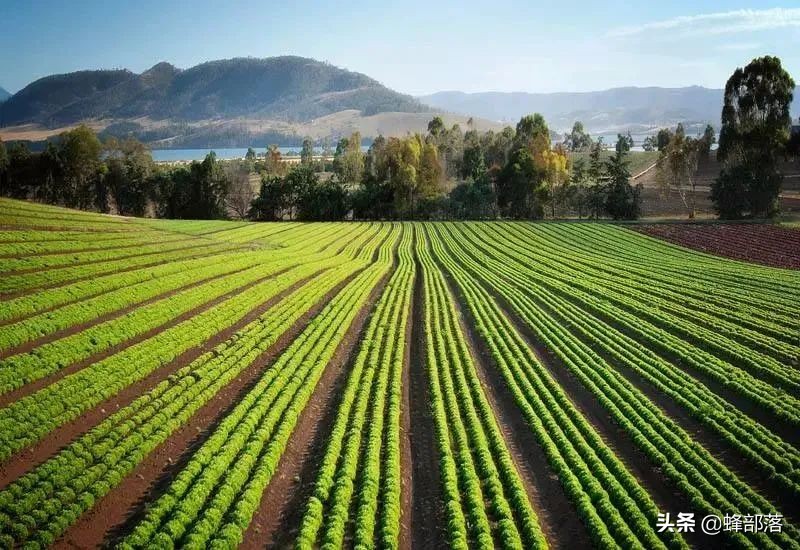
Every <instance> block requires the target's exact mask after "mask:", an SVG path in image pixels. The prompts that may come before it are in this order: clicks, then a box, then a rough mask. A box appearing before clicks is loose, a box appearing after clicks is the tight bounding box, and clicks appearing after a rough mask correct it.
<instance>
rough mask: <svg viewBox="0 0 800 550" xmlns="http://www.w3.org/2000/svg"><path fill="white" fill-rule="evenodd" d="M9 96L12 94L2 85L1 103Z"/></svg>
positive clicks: (0, 88)
mask: <svg viewBox="0 0 800 550" xmlns="http://www.w3.org/2000/svg"><path fill="white" fill-rule="evenodd" d="M9 97H11V94H10V93H8V92H7V91H6V89H5V88H3V87H2V86H0V103H2V102H4V101H5V100H6V99H8V98H9Z"/></svg>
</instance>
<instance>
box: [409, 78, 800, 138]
mask: <svg viewBox="0 0 800 550" xmlns="http://www.w3.org/2000/svg"><path fill="white" fill-rule="evenodd" d="M722 96H723V90H721V89H719V90H718V89H711V88H703V87H701V86H688V87H685V88H658V87H647V88H637V87H625V88H612V89H610V90H603V91H597V92H574V93H569V92H558V93H547V94H533V93H526V92H510V93H505V92H479V93H465V92H458V91H448V92H437V93H435V94H430V95H425V96H420V97H418V98H417V99H419V100H420V101H421V102H422V103H425V104H426V105H429V106H431V107H432V108H436V109H442V110H445V111H450V112H453V113H463V114H470V115H474V116H479V117H483V118H486V119H489V120H498V121H506V122H515V121H517V120H519V118H520V117H521V116H523V115H526V114H529V113H533V112H538V113H541V114H542V115H544V117H545V119H546V120H547V122H548V124H549V125H550V128H551V129H554V130H556V131H559V132H563V131H566V130H567V129H569V128H571V127H572V124H573V122H575V121H576V120H580V121H582V122H583V123H584V126H585V127H586V128H587V129H588V130H589V131H591V132H595V133H604V132H616V131H628V130H630V131H632V132H637V131H645V130H648V129H651V128H654V127H660V126H674V125H676V124H677V123H679V122H682V123H684V124H685V125H687V126H689V127H691V126H698V127H699V126H705V124H708V123H710V124H713V125H714V126H719V119H720V113H721V111H722ZM798 114H800V88H798V89H797V90H795V102H794V104H793V107H792V117H793V118H797V116H798Z"/></svg>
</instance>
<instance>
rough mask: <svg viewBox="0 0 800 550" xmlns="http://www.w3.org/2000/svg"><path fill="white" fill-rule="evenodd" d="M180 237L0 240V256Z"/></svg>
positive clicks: (83, 249)
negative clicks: (9, 241)
mask: <svg viewBox="0 0 800 550" xmlns="http://www.w3.org/2000/svg"><path fill="white" fill-rule="evenodd" d="M179 238H181V237H179V236H178V235H174V234H170V233H159V232H155V231H148V232H146V233H144V234H139V233H135V232H134V233H131V234H130V235H122V236H121V237H118V238H114V239H91V240H78V239H70V240H67V239H64V240H58V241H55V240H35V239H30V240H26V241H24V242H11V243H8V242H3V241H2V240H0V256H16V257H20V256H28V255H34V254H52V255H57V254H74V253H76V252H86V251H88V250H110V249H112V248H114V247H116V248H121V247H125V246H137V245H142V244H152V243H154V242H170V241H174V240H177V239H179Z"/></svg>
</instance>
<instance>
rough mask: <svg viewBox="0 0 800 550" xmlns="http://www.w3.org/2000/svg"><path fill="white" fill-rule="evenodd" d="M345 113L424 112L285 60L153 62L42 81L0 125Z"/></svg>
mask: <svg viewBox="0 0 800 550" xmlns="http://www.w3.org/2000/svg"><path fill="white" fill-rule="evenodd" d="M348 109H356V110H358V111H360V112H361V113H363V114H364V115H366V116H368V115H372V114H376V113H381V112H390V111H391V112H407V113H416V112H424V111H427V110H428V108H426V107H424V106H423V105H421V104H420V103H419V102H418V101H417V100H415V99H413V98H412V97H410V96H407V95H403V94H400V93H397V92H394V91H392V90H390V89H388V88H386V87H385V86H383V85H381V84H380V83H379V82H377V81H375V80H373V79H371V78H369V77H368V76H366V75H363V74H360V73H356V72H351V71H347V70H344V69H340V68H338V67H334V66H333V65H330V64H328V63H322V62H319V61H315V60H313V59H308V58H303V57H294V56H284V57H271V58H266V59H254V58H236V59H226V60H220V61H210V62H207V63H202V64H200V65H197V66H195V67H192V68H189V69H186V70H180V69H177V68H175V67H174V66H172V65H170V64H169V63H159V64H157V65H155V66H154V67H152V68H150V69H148V70H147V71H145V72H143V73H141V74H135V73H133V72H130V71H127V70H100V71H81V72H77V73H70V74H64V75H53V76H48V77H45V78H42V79H40V80H37V81H35V82H33V83H31V84H29V85H28V86H26V87H25V88H23V89H22V90H20V91H19V92H18V93H16V94H14V95H13V96H12V97H11V98H10V99H9V100H8V101H7V102H5V103H3V105H2V107H0V124H2V126H16V125H22V124H39V125H44V126H48V127H57V126H65V125H69V124H75V123H77V122H81V121H87V120H104V119H105V120H130V119H136V118H140V117H148V118H149V119H151V120H169V121H170V122H172V123H174V122H189V123H191V122H197V121H204V120H205V121H209V120H230V119H236V118H248V119H253V118H255V119H259V120H280V121H286V122H304V121H310V120H312V119H314V118H317V117H322V116H325V115H329V114H331V113H335V112H339V111H343V110H348Z"/></svg>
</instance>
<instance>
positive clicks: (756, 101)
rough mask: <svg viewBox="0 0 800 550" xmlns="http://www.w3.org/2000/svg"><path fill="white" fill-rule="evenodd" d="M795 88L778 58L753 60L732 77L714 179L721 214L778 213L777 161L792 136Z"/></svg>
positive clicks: (728, 215) (726, 98)
mask: <svg viewBox="0 0 800 550" xmlns="http://www.w3.org/2000/svg"><path fill="white" fill-rule="evenodd" d="M793 91H794V81H793V80H792V78H791V77H790V76H789V74H788V73H787V72H786V71H785V70H784V69H783V67H781V62H780V59H778V58H777V57H770V56H765V57H760V58H757V59H754V60H753V61H751V62H750V63H749V64H748V65H747V66H746V67H745V68H744V69H742V68H738V69H736V71H734V73H733V74H732V75H731V77H730V78H729V79H728V82H727V84H726V85H725V101H724V105H723V107H722V127H721V129H720V135H719V149H718V150H717V158H718V159H719V160H720V161H721V162H723V163H724V171H723V173H722V174H721V175H720V177H719V178H718V179H717V180H716V181H715V182H714V183H713V184H712V200H713V201H714V204H715V208H716V209H717V212H718V213H719V214H720V216H721V217H724V218H741V217H744V216H752V217H768V216H773V215H774V214H775V213H776V212H777V207H778V195H779V193H780V189H781V183H782V180H783V176H782V175H781V174H780V173H779V172H778V166H777V163H778V160H779V157H780V156H781V155H783V154H784V151H785V147H786V142H787V140H788V138H789V126H790V124H791V117H790V115H789V106H790V104H791V102H792V94H793ZM733 193H736V196H731V194H733Z"/></svg>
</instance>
